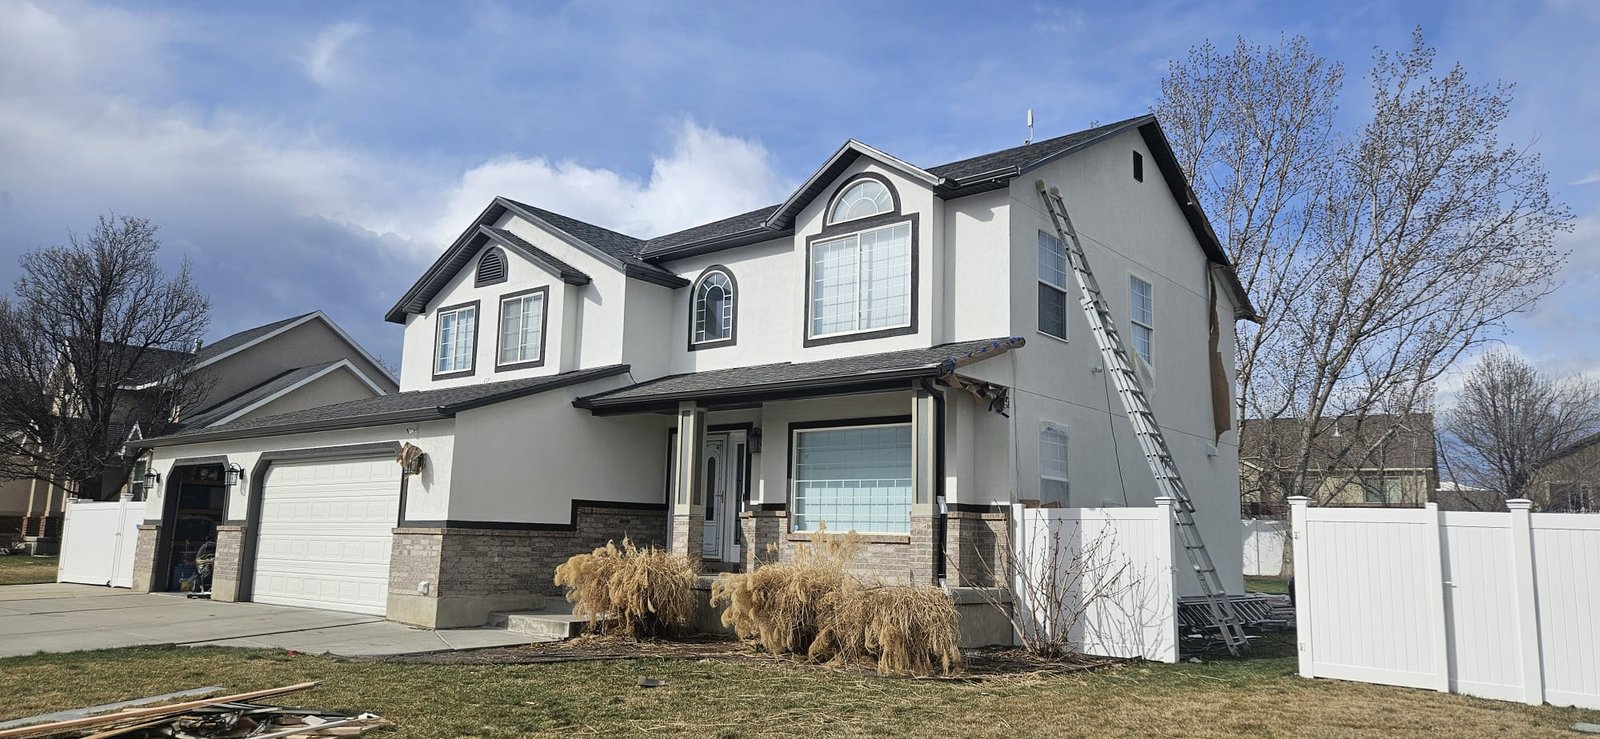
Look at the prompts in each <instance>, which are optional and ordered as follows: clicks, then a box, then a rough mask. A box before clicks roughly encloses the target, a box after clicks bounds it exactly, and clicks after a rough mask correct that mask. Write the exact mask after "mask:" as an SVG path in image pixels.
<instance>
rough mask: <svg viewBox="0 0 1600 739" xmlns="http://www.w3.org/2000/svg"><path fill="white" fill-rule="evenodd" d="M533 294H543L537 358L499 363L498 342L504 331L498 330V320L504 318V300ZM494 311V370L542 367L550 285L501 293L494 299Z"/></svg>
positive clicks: (548, 322) (540, 305) (548, 321)
mask: <svg viewBox="0 0 1600 739" xmlns="http://www.w3.org/2000/svg"><path fill="white" fill-rule="evenodd" d="M534 294H538V295H542V296H543V298H542V299H541V300H540V303H539V358H538V359H533V360H529V361H526V362H508V363H506V364H501V363H500V349H501V347H500V342H501V340H502V339H504V338H505V332H504V331H501V330H500V322H501V321H504V320H505V310H506V301H507V300H515V299H517V298H525V297H528V296H529V295H534ZM494 313H495V318H494V320H495V325H494V369H495V371H496V372H510V371H513V370H521V369H533V368H534V367H543V366H544V362H545V357H546V354H545V349H546V347H548V346H549V344H550V286H549V285H545V286H543V287H535V288H531V289H528V290H518V291H516V292H510V293H506V294H504V295H501V296H500V297H499V299H497V300H496V301H495V312H494Z"/></svg>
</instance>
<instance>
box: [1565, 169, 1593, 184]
mask: <svg viewBox="0 0 1600 739" xmlns="http://www.w3.org/2000/svg"><path fill="white" fill-rule="evenodd" d="M1596 182H1600V169H1597V170H1595V171H1593V172H1590V173H1589V174H1586V175H1584V176H1582V177H1579V178H1578V179H1576V180H1573V181H1572V182H1569V183H1567V184H1569V185H1574V186H1576V185H1593V184H1594V183H1596Z"/></svg>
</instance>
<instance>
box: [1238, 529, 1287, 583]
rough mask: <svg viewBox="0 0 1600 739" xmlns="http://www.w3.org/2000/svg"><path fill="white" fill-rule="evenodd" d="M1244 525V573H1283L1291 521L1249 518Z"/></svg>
mask: <svg viewBox="0 0 1600 739" xmlns="http://www.w3.org/2000/svg"><path fill="white" fill-rule="evenodd" d="M1239 524H1240V525H1241V526H1243V527H1244V574H1246V575H1251V576H1262V577H1277V576H1279V575H1281V574H1283V543H1284V542H1285V541H1288V539H1289V522H1288V521H1274V520H1272V519H1270V518H1247V519H1244V520H1243V521H1240V522H1239Z"/></svg>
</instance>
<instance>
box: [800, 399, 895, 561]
mask: <svg viewBox="0 0 1600 739" xmlns="http://www.w3.org/2000/svg"><path fill="white" fill-rule="evenodd" d="M791 443H792V444H793V445H794V446H793V454H792V460H791V463H792V465H793V468H792V469H791V470H790V477H791V480H792V483H793V490H792V496H793V502H792V505H791V507H790V520H791V522H792V525H793V527H794V530H795V531H801V532H809V531H817V530H818V529H820V528H822V527H823V526H824V525H826V526H827V530H828V531H833V532H839V533H843V532H846V531H857V532H861V533H875V534H906V533H910V531H911V494H912V491H911V484H912V483H911V424H909V423H895V424H884V425H873V426H848V427H842V428H841V427H835V428H817V429H796V430H795V431H794V438H793V440H792V442H791Z"/></svg>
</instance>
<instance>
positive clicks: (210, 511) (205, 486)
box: [153, 464, 227, 592]
mask: <svg viewBox="0 0 1600 739" xmlns="http://www.w3.org/2000/svg"><path fill="white" fill-rule="evenodd" d="M224 475H225V472H224V469H223V466H222V465H221V464H206V465H189V466H183V467H175V468H173V470H172V474H171V478H170V479H169V480H168V482H167V496H166V501H165V506H164V508H163V510H162V516H161V539H160V541H159V543H158V544H157V565H158V566H157V568H156V571H155V577H157V578H160V582H161V586H160V587H159V588H153V589H157V590H165V591H169V592H171V591H180V590H183V589H184V587H185V582H186V581H188V580H190V578H192V577H193V576H194V574H195V555H196V554H197V553H198V552H199V551H200V547H201V546H202V545H204V544H205V543H206V542H208V541H209V542H215V541H216V540H217V526H218V525H219V524H221V523H222V521H223V518H224V517H225V514H226V510H225V508H224V506H225V505H226V502H227V486H226V484H225V481H224Z"/></svg>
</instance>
